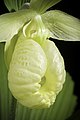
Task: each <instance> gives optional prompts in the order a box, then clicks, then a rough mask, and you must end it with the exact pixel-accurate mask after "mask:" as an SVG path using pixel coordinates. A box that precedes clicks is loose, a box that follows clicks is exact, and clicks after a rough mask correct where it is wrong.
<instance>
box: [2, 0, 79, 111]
mask: <svg viewBox="0 0 80 120" xmlns="http://www.w3.org/2000/svg"><path fill="white" fill-rule="evenodd" d="M51 9H59V10H62V11H64V12H66V13H68V14H70V15H73V16H74V17H77V18H80V4H79V0H62V1H61V2H60V3H58V4H57V5H55V6H54V7H52V8H51ZM6 12H8V10H7V8H6V7H5V5H4V3H3V0H0V14H3V13H6ZM53 41H54V42H55V44H56V45H57V47H58V48H59V50H60V52H61V54H62V56H63V57H64V61H65V68H66V71H68V72H69V73H70V74H71V76H72V78H73V80H74V82H75V89H74V93H75V94H76V95H77V96H78V105H77V107H76V109H80V92H79V91H80V42H65V41H58V40H53Z"/></svg>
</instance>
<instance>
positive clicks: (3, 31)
mask: <svg viewBox="0 0 80 120" xmlns="http://www.w3.org/2000/svg"><path fill="white" fill-rule="evenodd" d="M59 1H61V0H46V1H45V0H30V1H29V2H30V4H29V6H28V8H27V9H25V10H19V11H18V9H20V8H21V7H22V4H20V5H16V6H15V4H16V3H15V1H13V3H14V5H13V4H11V3H12V2H11V1H7V0H5V4H6V6H7V8H8V9H9V10H10V11H12V10H13V9H14V10H16V11H17V12H13V13H8V14H4V15H1V16H0V42H5V50H4V56H5V63H6V66H7V69H8V83H9V88H10V91H11V93H12V94H13V96H14V97H15V98H16V99H17V100H18V101H19V102H20V103H21V104H22V105H24V106H27V107H30V108H46V107H49V106H50V105H52V104H53V103H54V102H55V99H56V96H57V95H58V93H59V92H60V91H61V89H62V87H63V83H64V81H65V76H66V73H65V66H64V60H63V57H62V56H61V54H60V52H59V50H58V48H57V47H56V45H55V43H54V42H52V41H50V40H49V38H50V37H52V38H53V39H58V40H65V41H80V20H79V19H77V18H75V17H72V16H70V15H68V14H65V13H64V12H61V11H59V10H52V11H46V10H47V9H49V8H50V7H51V6H53V5H55V4H56V3H58V2H59ZM21 3H22V2H21ZM10 5H12V7H11V6H10Z"/></svg>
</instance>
